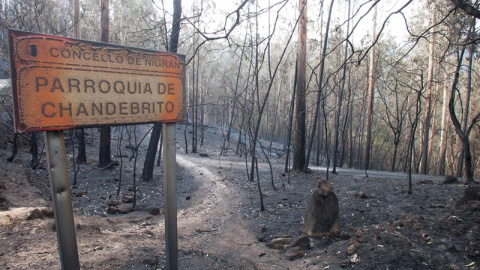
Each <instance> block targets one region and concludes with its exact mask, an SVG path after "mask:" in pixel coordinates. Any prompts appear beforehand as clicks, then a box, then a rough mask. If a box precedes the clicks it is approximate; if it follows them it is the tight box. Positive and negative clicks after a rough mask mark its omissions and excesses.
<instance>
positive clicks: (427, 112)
mask: <svg viewBox="0 0 480 270" xmlns="http://www.w3.org/2000/svg"><path fill="white" fill-rule="evenodd" d="M430 23H431V25H435V10H434V5H433V4H431V9H430ZM434 33H435V28H434V27H432V28H431V30H430V40H429V42H430V44H429V54H428V75H427V76H428V77H427V93H426V95H425V99H426V101H425V102H426V107H425V119H424V122H423V144H422V164H421V173H422V174H428V167H429V166H428V163H429V162H428V160H429V156H428V143H429V140H430V122H431V118H432V112H431V111H432V109H431V107H432V98H431V95H432V87H433V56H434V48H435V46H434V42H435V35H434Z"/></svg>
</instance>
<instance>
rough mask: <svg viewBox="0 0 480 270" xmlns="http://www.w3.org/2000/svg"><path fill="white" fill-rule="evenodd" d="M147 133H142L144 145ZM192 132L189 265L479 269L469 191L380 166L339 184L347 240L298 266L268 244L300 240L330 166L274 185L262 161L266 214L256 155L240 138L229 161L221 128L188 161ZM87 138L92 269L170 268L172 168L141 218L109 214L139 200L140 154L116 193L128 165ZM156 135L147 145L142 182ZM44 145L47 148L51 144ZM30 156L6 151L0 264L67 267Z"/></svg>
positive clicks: (181, 195)
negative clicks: (167, 190) (167, 235)
mask: <svg viewBox="0 0 480 270" xmlns="http://www.w3.org/2000/svg"><path fill="white" fill-rule="evenodd" d="M145 130H146V128H145V127H141V128H140V127H139V128H138V129H137V135H138V136H137V138H138V140H140V139H141V137H142V136H143V134H144V133H145ZM183 130H184V126H183V125H178V128H177V136H178V143H177V165H178V168H177V176H178V181H177V188H178V197H177V198H178V233H179V239H178V242H179V265H180V269H344V268H356V269H467V268H473V269H477V268H478V265H479V264H480V230H479V226H480V202H479V201H470V202H467V203H466V204H464V205H462V206H459V207H456V203H457V201H459V199H460V197H461V196H462V195H463V193H464V190H465V189H466V186H464V185H462V184H452V185H442V184H441V182H442V177H436V176H421V175H415V176H414V181H413V194H411V195H408V194H406V192H405V191H406V188H407V183H406V176H405V174H401V173H400V174H399V173H395V174H392V173H383V172H370V171H369V172H368V175H369V177H368V178H367V177H365V173H364V172H363V171H355V170H340V171H339V174H337V175H333V176H332V175H330V178H329V180H330V181H331V183H332V184H333V187H334V189H335V193H336V194H337V196H338V198H339V204H340V229H341V236H340V237H339V238H335V239H330V238H322V239H313V238H312V239H310V240H311V248H310V249H308V250H307V251H306V254H305V256H304V257H303V258H300V259H297V260H293V261H290V260H288V259H287V258H286V257H285V255H284V252H285V251H284V250H276V249H270V248H268V247H267V245H266V243H265V241H266V240H267V239H268V237H270V236H272V235H288V236H291V237H297V236H300V235H301V230H302V222H303V216H304V214H305V211H306V207H307V205H308V200H309V198H310V195H311V193H312V191H313V190H314V189H315V188H316V186H317V181H318V180H319V179H325V178H326V175H325V170H324V169H323V170H322V169H321V168H318V170H314V171H312V172H311V173H308V174H304V173H297V172H291V173H290V174H284V173H283V162H284V159H283V158H281V159H278V160H277V159H276V158H273V159H272V165H273V180H274V181H273V182H274V184H275V187H276V190H274V189H273V187H272V184H271V179H270V172H269V169H268V163H266V161H265V160H264V159H261V160H260V161H259V162H260V163H259V166H260V178H261V187H262V191H263V192H264V202H265V208H266V209H265V211H260V204H259V196H258V188H257V185H256V182H249V181H248V180H247V177H246V169H245V159H244V157H239V156H238V155H236V154H235V153H234V149H235V145H234V143H232V146H231V148H232V149H231V150H230V151H229V152H228V153H227V154H226V155H220V148H221V145H222V132H221V130H219V129H216V128H211V127H210V128H207V129H206V136H205V138H206V139H205V142H204V144H203V146H202V147H201V148H200V151H199V154H185V149H184V147H185V145H184V141H183ZM87 132H88V133H89V135H88V136H87V142H88V147H87V148H88V149H87V151H88V158H89V159H88V162H87V164H85V165H81V166H80V171H79V173H78V174H77V177H78V179H77V182H78V186H77V187H76V188H73V189H72V200H73V207H74V212H75V224H76V233H77V242H78V249H79V257H80V263H81V267H82V269H163V268H164V267H165V260H164V253H165V247H164V215H163V210H162V207H163V184H162V182H163V171H162V168H161V167H156V168H155V172H154V175H155V179H154V181H151V182H144V181H140V180H137V204H136V206H135V208H134V210H133V212H130V213H127V214H110V213H109V212H107V207H108V206H107V203H110V204H113V203H114V202H121V198H122V197H126V198H127V199H128V197H130V196H131V195H132V193H133V174H134V170H133V160H129V157H130V154H131V149H132V148H131V147H126V146H127V145H128V143H124V144H123V145H122V146H121V149H122V154H121V156H122V157H123V169H122V177H121V178H122V181H121V193H120V195H119V196H117V188H118V185H119V182H120V181H119V179H120V169H119V167H120V166H117V167H115V169H113V170H100V169H99V168H97V167H96V163H97V160H96V156H97V153H98V152H97V151H98V150H97V147H98V138H97V136H98V135H97V132H96V130H94V129H91V130H87ZM68 134H69V133H68V132H66V135H67V143H68V145H67V147H68V150H69V159H70V158H71V155H72V152H71V150H72V147H71V143H69V142H70V140H69V138H68ZM112 134H113V138H112V153H113V154H114V157H113V158H114V159H115V160H117V161H120V154H119V153H118V141H119V140H118V137H119V135H118V128H114V129H113V132H112ZM132 134H133V133H132ZM4 136H6V135H5V134H4ZM124 136H125V134H124ZM124 138H127V136H125V137H124ZM130 138H132V140H134V139H133V138H134V136H130ZM147 140H148V138H147V139H146V140H145V141H144V143H143V144H142V145H141V146H140V148H139V159H138V162H137V166H136V168H137V170H136V173H137V175H139V174H140V173H139V172H141V168H142V167H143V156H144V152H145V150H146V142H147ZM39 143H40V148H42V147H43V141H41V139H39ZM189 150H190V149H189ZM27 151H28V147H27V145H26V143H25V142H24V144H23V147H22V148H21V149H20V151H19V154H18V155H17V157H16V159H15V160H14V161H13V162H12V163H9V162H7V161H6V158H7V157H8V156H9V155H10V150H9V149H6V148H5V149H2V150H0V207H1V209H2V210H0V239H1V243H2V244H1V245H0V269H59V268H60V264H59V254H58V251H57V243H56V232H55V226H54V219H53V218H52V216H51V213H50V211H48V209H51V203H50V190H49V180H48V174H47V171H46V164H45V158H44V155H43V156H42V159H41V165H40V166H39V168H37V169H34V170H33V169H30V155H29V154H28V152H27ZM200 154H202V155H200ZM72 178H73V173H72V172H71V179H72ZM362 192H363V194H361V193H362ZM125 195H126V196H125ZM128 205H130V206H131V205H132V204H131V203H129V204H127V206H128ZM127 208H128V207H127ZM34 209H41V211H33V210H34ZM42 209H46V210H42ZM158 212H159V213H158Z"/></svg>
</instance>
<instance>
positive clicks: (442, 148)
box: [437, 73, 448, 175]
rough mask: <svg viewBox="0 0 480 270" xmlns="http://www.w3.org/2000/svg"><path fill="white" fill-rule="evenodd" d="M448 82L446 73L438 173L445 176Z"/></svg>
mask: <svg viewBox="0 0 480 270" xmlns="http://www.w3.org/2000/svg"><path fill="white" fill-rule="evenodd" d="M447 100H448V81H447V74H446V73H445V82H444V85H443V103H442V122H441V124H440V125H441V127H440V156H439V159H438V168H437V173H438V174H439V175H444V174H445V156H446V152H447V132H448V126H447V110H448V101H447Z"/></svg>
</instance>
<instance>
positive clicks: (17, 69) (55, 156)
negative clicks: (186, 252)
mask: <svg viewBox="0 0 480 270" xmlns="http://www.w3.org/2000/svg"><path fill="white" fill-rule="evenodd" d="M8 36H9V49H10V65H11V75H12V90H13V92H12V95H13V105H14V106H13V107H14V114H13V115H14V129H15V132H30V131H46V132H45V144H46V149H47V159H48V169H49V173H50V183H51V190H52V200H53V209H54V215H55V224H56V229H57V241H58V248H59V251H60V260H61V265H62V269H68V270H70V269H73V270H77V269H80V266H79V259H78V251H77V241H76V236H75V224H74V220H73V211H72V202H71V192H70V183H69V179H68V167H67V157H66V151H65V139H64V136H63V131H61V130H63V129H71V128H79V127H98V126H102V125H121V124H137V123H166V124H164V125H165V127H164V129H163V130H164V144H165V149H164V156H165V159H164V166H165V170H164V171H165V187H164V190H165V242H166V255H167V269H174V270H176V269H178V240H177V202H176V162H175V145H176V143H175V122H178V121H182V120H183V119H184V115H185V106H184V104H185V95H184V93H183V91H184V87H183V84H184V81H185V70H184V66H185V63H184V62H185V56H183V55H179V54H175V53H165V52H159V51H153V50H145V49H139V48H132V47H125V46H119V45H113V44H106V43H99V42H92V41H85V40H80V39H70V38H65V37H59V36H51V35H42V34H35V33H28V32H22V31H14V30H9V31H8Z"/></svg>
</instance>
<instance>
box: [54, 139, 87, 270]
mask: <svg viewBox="0 0 480 270" xmlns="http://www.w3.org/2000/svg"><path fill="white" fill-rule="evenodd" d="M45 146H46V150H47V162H48V173H49V175H50V189H51V191H52V201H53V210H54V213H55V228H56V230H57V243H58V249H59V250H60V264H61V266H62V269H72V270H77V269H80V263H79V260H78V249H77V238H76V236H75V224H74V221H73V211H72V200H71V192H70V183H69V181H68V167H67V154H66V151H65V139H64V136H63V131H46V132H45Z"/></svg>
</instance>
